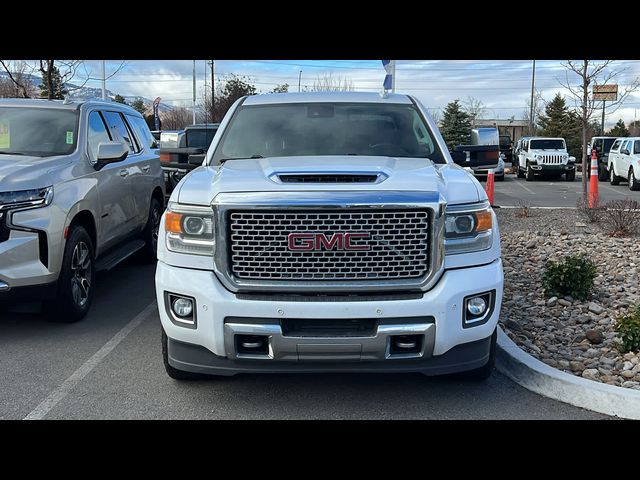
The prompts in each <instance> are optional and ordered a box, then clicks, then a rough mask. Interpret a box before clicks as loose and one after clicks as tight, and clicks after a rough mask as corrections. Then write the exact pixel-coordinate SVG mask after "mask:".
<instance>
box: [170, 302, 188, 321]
mask: <svg viewBox="0 0 640 480" xmlns="http://www.w3.org/2000/svg"><path fill="white" fill-rule="evenodd" d="M171 308H172V309H173V313H175V314H176V315H177V316H179V317H182V318H185V317H190V316H191V314H192V313H193V302H192V301H191V299H189V298H178V299H176V300H175V301H174V302H173V305H172V306H171Z"/></svg>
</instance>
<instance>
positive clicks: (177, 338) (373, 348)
mask: <svg viewBox="0 0 640 480" xmlns="http://www.w3.org/2000/svg"><path fill="white" fill-rule="evenodd" d="M502 282H503V273H502V261H501V260H500V259H498V260H495V261H494V262H492V263H490V264H487V265H483V266H478V267H471V268H459V269H452V270H448V271H445V273H444V274H443V275H442V278H441V279H440V280H439V281H438V283H437V284H436V285H435V286H434V287H433V288H432V289H431V290H429V291H428V292H424V293H423V294H420V295H413V296H412V297H411V298H402V297H401V296H396V297H393V296H386V297H380V299H376V298H373V297H367V299H366V300H364V301H363V300H358V298H357V297H356V298H355V299H354V300H351V299H348V298H347V299H343V300H341V301H326V300H325V301H322V297H311V296H306V297H300V298H299V299H297V300H295V299H292V297H291V296H271V297H270V296H269V295H264V296H254V297H253V298H251V296H243V295H236V294H234V293H232V292H229V291H228V290H226V289H225V288H224V287H223V286H222V284H221V283H220V282H219V281H218V279H217V277H216V276H215V275H214V274H213V272H209V271H203V270H195V269H185V268H179V267H174V266H170V265H167V264H165V263H164V262H158V268H157V270H156V294H157V298H158V307H159V312H160V320H161V322H162V327H163V328H164V330H165V332H166V334H167V337H168V338H169V363H170V364H171V365H172V366H174V367H175V368H178V369H180V370H186V371H196V372H205V371H206V372H209V373H217V374H225V375H232V374H234V373H240V372H252V371H261V372H279V371H292V370H295V371H332V370H340V371H365V370H366V371H389V370H392V371H423V372H425V373H428V372H433V373H434V374H436V373H445V370H446V371H447V372H452V371H461V370H468V369H472V368H476V367H478V366H482V365H483V364H484V363H486V360H487V358H488V357H487V355H488V347H486V345H488V343H486V340H487V339H488V338H490V337H491V335H492V333H493V331H494V330H495V327H496V324H497V321H498V317H499V312H500V306H501V303H502ZM487 291H495V305H494V308H493V310H492V311H491V312H490V313H489V314H488V318H487V319H486V321H485V322H478V324H477V325H476V326H473V327H469V326H466V328H465V326H464V325H463V320H462V312H463V299H464V297H467V296H470V295H474V294H478V293H481V292H487ZM166 292H171V293H172V294H177V295H183V296H188V297H191V298H193V299H194V301H195V310H196V325H195V328H185V327H184V326H181V325H180V324H179V323H178V322H174V321H173V320H172V318H171V317H170V314H169V313H168V311H167V308H166V304H165V293H166ZM247 297H249V298H247ZM238 317H240V318H241V320H237V319H238ZM280 319H317V320H319V321H322V319H362V320H363V321H372V320H374V321H375V323H376V330H375V331H374V332H373V333H372V334H371V335H368V336H360V337H354V336H331V337H322V338H319V337H318V336H313V337H298V338H296V339H295V340H292V339H291V337H287V335H286V334H283V333H282V331H281V330H280V331H278V330H277V328H278V321H279V320H280ZM247 326H248V327H247ZM247 328H249V330H247ZM394 328H402V329H405V330H403V332H402V333H405V334H415V335H423V336H424V340H423V343H422V348H421V350H420V352H419V355H414V356H413V357H412V358H397V357H393V356H389V355H387V353H388V345H389V343H388V342H387V337H388V336H390V335H393V334H397V333H398V332H395V331H394V330H393V329H394ZM234 329H240V330H236V331H234ZM251 329H258V330H251ZM260 329H262V333H263V334H265V335H268V336H271V338H272V339H274V340H275V341H274V342H272V345H273V349H272V351H270V355H268V356H267V357H265V358H259V359H258V358H247V357H245V358H242V355H239V352H237V351H236V350H235V349H234V340H233V336H234V335H235V334H237V333H243V334H251V333H257V332H259V331H260ZM274 329H275V330H274ZM385 329H387V330H386V331H385ZM478 342H479V343H478ZM483 342H485V343H483ZM471 344H474V345H475V346H470V345H471ZM463 345H467V347H462V346H463ZM301 346H302V347H301ZM458 346H460V347H459V348H458V349H457V350H455V351H456V352H459V351H462V352H466V353H464V354H460V355H459V354H457V353H455V354H453V353H452V354H451V355H449V356H448V357H446V358H447V359H449V360H445V359H444V357H443V356H444V355H445V354H447V352H449V351H452V352H453V349H454V348H455V347H458ZM485 347H486V348H485ZM301 352H302V354H301Z"/></svg>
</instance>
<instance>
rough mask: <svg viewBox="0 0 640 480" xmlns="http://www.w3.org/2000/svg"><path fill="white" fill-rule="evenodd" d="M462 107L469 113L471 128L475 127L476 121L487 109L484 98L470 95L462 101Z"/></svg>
mask: <svg viewBox="0 0 640 480" xmlns="http://www.w3.org/2000/svg"><path fill="white" fill-rule="evenodd" d="M462 107H463V108H464V110H465V111H466V112H467V113H468V114H469V117H470V118H471V128H475V126H476V121H477V120H478V119H479V118H481V117H482V115H483V114H484V112H485V111H486V110H487V109H486V107H485V106H484V103H483V102H482V100H478V99H477V98H473V97H472V96H468V97H467V99H466V100H465V101H464V102H462Z"/></svg>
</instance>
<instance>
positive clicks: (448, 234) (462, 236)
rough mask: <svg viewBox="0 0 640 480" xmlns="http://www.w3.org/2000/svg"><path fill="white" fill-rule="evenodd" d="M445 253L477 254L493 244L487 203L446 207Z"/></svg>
mask: <svg viewBox="0 0 640 480" xmlns="http://www.w3.org/2000/svg"><path fill="white" fill-rule="evenodd" d="M444 230H445V240H444V246H445V253H446V254H447V255H455V254H459V253H469V252H478V251H481V250H487V249H489V248H491V244H492V243H493V211H492V210H491V205H489V202H481V203H478V204H475V205H453V206H449V207H447V213H446V215H445V222H444Z"/></svg>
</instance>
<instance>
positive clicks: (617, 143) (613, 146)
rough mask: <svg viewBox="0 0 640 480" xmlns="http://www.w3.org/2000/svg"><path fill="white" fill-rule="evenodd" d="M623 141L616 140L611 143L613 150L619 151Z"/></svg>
mask: <svg viewBox="0 0 640 480" xmlns="http://www.w3.org/2000/svg"><path fill="white" fill-rule="evenodd" d="M621 143H622V140H616V141H615V142H613V145H611V150H615V151H618V148H619V147H620V144H621Z"/></svg>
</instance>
